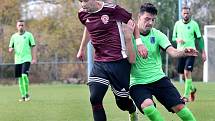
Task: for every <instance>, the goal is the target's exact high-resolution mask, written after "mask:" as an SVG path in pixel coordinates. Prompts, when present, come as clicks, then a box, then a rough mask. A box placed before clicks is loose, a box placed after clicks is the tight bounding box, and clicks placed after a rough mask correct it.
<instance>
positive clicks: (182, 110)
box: [130, 3, 197, 121]
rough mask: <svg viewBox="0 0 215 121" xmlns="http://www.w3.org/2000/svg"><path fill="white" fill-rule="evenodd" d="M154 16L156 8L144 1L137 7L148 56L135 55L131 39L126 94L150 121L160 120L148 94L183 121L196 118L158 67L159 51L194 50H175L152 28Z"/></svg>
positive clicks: (188, 51)
mask: <svg viewBox="0 0 215 121" xmlns="http://www.w3.org/2000/svg"><path fill="white" fill-rule="evenodd" d="M156 15H157V9H156V7H155V6H154V5H153V4H151V3H145V4H143V5H142V6H141V7H140V13H139V16H138V27H139V30H140V35H141V40H142V42H143V43H144V45H145V46H146V48H147V50H148V58H146V59H143V58H142V57H141V56H139V55H138V53H137V49H136V46H135V45H136V44H135V40H133V42H134V48H135V49H134V50H135V52H136V62H135V63H134V64H132V68H131V80H130V81H131V82H130V95H131V97H132V99H133V100H134V102H135V104H136V106H137V107H138V109H139V110H140V112H142V113H144V114H145V115H146V116H147V117H148V118H149V119H150V120H151V121H164V118H163V117H162V116H161V114H160V112H159V111H158V110H157V108H155V106H154V105H155V104H154V101H153V98H152V96H155V97H156V99H157V100H158V101H159V102H160V103H161V104H162V105H163V106H165V108H166V109H167V110H168V111H170V112H173V113H176V114H177V115H178V116H179V117H180V118H181V120H183V121H196V119H195V117H194V116H193V114H192V112H191V111H190V110H189V109H188V108H187V107H186V106H185V104H184V101H183V100H182V99H181V96H180V94H179V92H178V91H177V89H176V88H175V87H174V85H173V84H172V83H171V81H170V79H169V78H168V77H167V76H166V75H165V74H164V72H163V70H162V61H161V55H160V51H161V49H162V50H164V51H166V52H167V53H168V54H169V55H170V56H172V57H182V56H189V55H192V56H197V51H196V50H195V49H184V50H177V49H175V48H173V47H172V45H171V43H170V42H169V40H168V38H167V36H166V35H164V34H163V33H162V32H160V31H159V30H157V29H155V28H153V25H154V23H155V19H156Z"/></svg>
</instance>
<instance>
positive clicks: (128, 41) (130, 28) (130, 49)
mask: <svg viewBox="0 0 215 121" xmlns="http://www.w3.org/2000/svg"><path fill="white" fill-rule="evenodd" d="M123 25H124V24H123ZM123 31H124V34H125V46H126V49H127V54H128V60H129V62H130V63H135V59H136V54H135V50H134V45H133V42H132V35H133V32H134V24H131V23H128V24H127V26H123Z"/></svg>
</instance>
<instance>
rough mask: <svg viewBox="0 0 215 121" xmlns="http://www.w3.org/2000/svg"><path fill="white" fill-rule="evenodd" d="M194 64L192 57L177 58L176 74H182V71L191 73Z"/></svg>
mask: <svg viewBox="0 0 215 121" xmlns="http://www.w3.org/2000/svg"><path fill="white" fill-rule="evenodd" d="M194 62H195V57H194V56H189V57H182V58H179V59H178V73H180V74H184V70H187V71H191V72H192V71H193V65H194Z"/></svg>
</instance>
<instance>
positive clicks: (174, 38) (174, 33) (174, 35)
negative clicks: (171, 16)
mask: <svg viewBox="0 0 215 121" xmlns="http://www.w3.org/2000/svg"><path fill="white" fill-rule="evenodd" d="M176 38H177V24H176V23H175V26H174V29H173V33H172V41H173V42H175V41H176Z"/></svg>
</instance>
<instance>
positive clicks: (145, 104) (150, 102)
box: [141, 99, 154, 109]
mask: <svg viewBox="0 0 215 121" xmlns="http://www.w3.org/2000/svg"><path fill="white" fill-rule="evenodd" d="M151 105H154V102H153V101H152V99H145V100H144V101H143V103H142V104H141V109H144V108H145V107H148V106H151Z"/></svg>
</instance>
